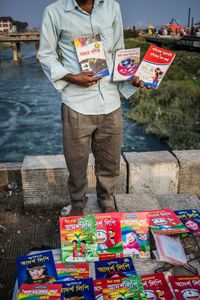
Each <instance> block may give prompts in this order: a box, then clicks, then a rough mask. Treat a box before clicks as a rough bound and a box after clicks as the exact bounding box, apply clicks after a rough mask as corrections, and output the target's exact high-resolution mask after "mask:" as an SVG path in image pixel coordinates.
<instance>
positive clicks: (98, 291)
mask: <svg viewBox="0 0 200 300" xmlns="http://www.w3.org/2000/svg"><path fill="white" fill-rule="evenodd" d="M93 284H94V295H95V299H96V300H103V287H102V280H100V279H97V280H94V281H93Z"/></svg>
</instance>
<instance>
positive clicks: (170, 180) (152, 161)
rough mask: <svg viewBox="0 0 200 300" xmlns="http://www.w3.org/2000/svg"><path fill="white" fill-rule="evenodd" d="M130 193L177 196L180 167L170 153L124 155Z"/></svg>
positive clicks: (133, 153) (132, 153) (131, 153)
mask: <svg viewBox="0 0 200 300" xmlns="http://www.w3.org/2000/svg"><path fill="white" fill-rule="evenodd" d="M124 158H125V160H126V162H127V164H128V185H129V193H147V192H150V193H154V194H176V193H177V191H178V174H179V165H178V162H177V160H176V158H175V157H174V156H173V155H172V154H171V153H169V152H168V151H157V152H130V153H124Z"/></svg>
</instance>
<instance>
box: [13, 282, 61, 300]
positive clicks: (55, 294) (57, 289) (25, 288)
mask: <svg viewBox="0 0 200 300" xmlns="http://www.w3.org/2000/svg"><path fill="white" fill-rule="evenodd" d="M61 289H62V284H22V285H21V287H20V290H19V294H18V297H17V300H40V299H44V300H47V299H49V300H50V299H52V300H60V298H61Z"/></svg>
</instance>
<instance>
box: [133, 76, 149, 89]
mask: <svg viewBox="0 0 200 300" xmlns="http://www.w3.org/2000/svg"><path fill="white" fill-rule="evenodd" d="M131 84H132V85H134V86H136V87H138V88H142V89H143V88H144V87H146V88H147V89H149V87H148V86H146V85H145V84H144V81H143V80H140V77H139V76H136V77H133V79H132V81H131Z"/></svg>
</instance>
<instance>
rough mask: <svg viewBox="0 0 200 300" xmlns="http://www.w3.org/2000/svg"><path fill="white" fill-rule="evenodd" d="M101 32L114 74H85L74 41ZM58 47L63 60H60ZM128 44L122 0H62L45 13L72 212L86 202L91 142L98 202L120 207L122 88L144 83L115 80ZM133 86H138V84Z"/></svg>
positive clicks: (43, 46) (44, 54) (44, 59)
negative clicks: (115, 65)
mask: <svg viewBox="0 0 200 300" xmlns="http://www.w3.org/2000/svg"><path fill="white" fill-rule="evenodd" d="M95 34H100V36H101V40H102V44H103V48H104V51H105V55H106V60H107V64H108V68H109V72H110V76H106V77H104V78H95V74H94V73H92V72H86V73H82V72H81V70H80V65H79V62H78V58H77V55H76V50H75V47H74V43H73V40H74V39H75V38H80V37H84V36H91V35H95ZM58 47H59V48H60V50H61V53H62V62H60V61H59V60H58V55H57V49H58ZM123 48H124V39H123V24H122V19H121V12H120V7H119V4H118V3H117V2H116V1H114V0H58V1H56V2H55V3H53V4H51V5H49V6H48V7H47V8H46V10H45V13H44V16H43V23H42V28H41V38H40V50H39V59H40V63H41V66H42V68H43V70H44V72H45V74H46V75H47V77H48V78H49V79H50V80H51V82H52V83H53V84H54V86H55V88H56V89H57V90H58V91H60V92H61V93H62V108H61V114H62V122H63V145H64V156H65V160H66V164H67V167H68V169H69V181H68V187H69V193H70V200H71V206H72V208H71V211H70V215H82V214H83V208H84V206H85V203H86V200H87V199H86V196H85V194H86V188H87V175H86V170H87V164H88V157H89V151H90V147H91V148H92V152H93V154H94V158H95V175H96V180H97V186H96V191H97V201H98V203H99V206H100V207H101V209H102V211H103V212H112V211H116V209H115V201H114V195H113V189H114V186H115V183H116V181H117V178H118V176H119V168H120V149H121V140H122V118H121V108H120V95H119V90H120V92H121V93H122V94H123V95H124V96H125V97H126V98H128V97H130V96H131V95H132V94H133V93H134V92H135V91H136V90H137V87H143V86H144V84H143V82H142V81H140V80H139V78H135V79H134V80H133V81H132V82H131V83H130V82H128V83H127V82H126V83H124V84H123V85H121V86H120V85H118V84H116V83H114V82H113V81H112V72H113V63H114V55H115V51H116V50H117V49H123ZM133 85H134V86H133Z"/></svg>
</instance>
